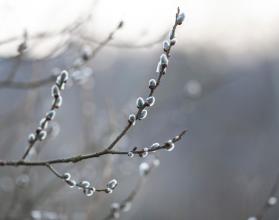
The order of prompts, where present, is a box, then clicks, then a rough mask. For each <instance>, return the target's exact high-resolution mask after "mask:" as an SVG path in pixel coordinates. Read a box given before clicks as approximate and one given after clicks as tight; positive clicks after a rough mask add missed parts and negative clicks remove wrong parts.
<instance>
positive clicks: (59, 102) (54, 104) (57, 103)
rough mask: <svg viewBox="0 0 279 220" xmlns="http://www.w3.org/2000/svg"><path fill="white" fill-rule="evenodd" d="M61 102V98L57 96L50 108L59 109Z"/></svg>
mask: <svg viewBox="0 0 279 220" xmlns="http://www.w3.org/2000/svg"><path fill="white" fill-rule="evenodd" d="M62 102H63V98H62V96H58V97H57V98H56V99H54V100H53V102H52V106H53V107H54V108H60V107H61V105H62Z"/></svg>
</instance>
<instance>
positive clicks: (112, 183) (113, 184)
mask: <svg viewBox="0 0 279 220" xmlns="http://www.w3.org/2000/svg"><path fill="white" fill-rule="evenodd" d="M116 186H117V180H116V179H112V180H110V181H109V182H108V183H107V188H109V189H115V187H116Z"/></svg>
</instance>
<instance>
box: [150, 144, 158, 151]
mask: <svg viewBox="0 0 279 220" xmlns="http://www.w3.org/2000/svg"><path fill="white" fill-rule="evenodd" d="M158 147H160V144H159V143H154V144H152V145H151V147H150V149H151V150H152V151H154V149H157V148H158Z"/></svg>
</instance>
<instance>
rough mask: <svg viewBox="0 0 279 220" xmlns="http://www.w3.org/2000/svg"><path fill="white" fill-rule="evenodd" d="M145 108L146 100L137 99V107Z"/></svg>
mask: <svg viewBox="0 0 279 220" xmlns="http://www.w3.org/2000/svg"><path fill="white" fill-rule="evenodd" d="M143 106H144V100H143V98H142V97H138V98H137V107H138V108H142V107H143Z"/></svg>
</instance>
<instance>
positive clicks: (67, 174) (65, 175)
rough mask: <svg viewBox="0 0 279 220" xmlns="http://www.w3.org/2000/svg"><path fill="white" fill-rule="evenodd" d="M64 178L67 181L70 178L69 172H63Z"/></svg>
mask: <svg viewBox="0 0 279 220" xmlns="http://www.w3.org/2000/svg"><path fill="white" fill-rule="evenodd" d="M62 178H63V179H64V180H67V181H69V180H70V179H71V174H70V173H64V175H63V177H62Z"/></svg>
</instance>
